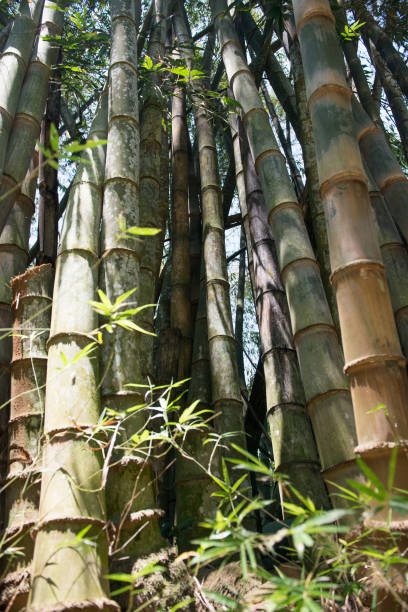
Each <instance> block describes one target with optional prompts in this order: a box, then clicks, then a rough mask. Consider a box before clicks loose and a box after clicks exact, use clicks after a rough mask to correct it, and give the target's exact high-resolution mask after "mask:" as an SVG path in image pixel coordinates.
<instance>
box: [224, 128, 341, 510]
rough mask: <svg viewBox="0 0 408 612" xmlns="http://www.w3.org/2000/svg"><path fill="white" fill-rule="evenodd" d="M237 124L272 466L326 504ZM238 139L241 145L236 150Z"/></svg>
mask: <svg viewBox="0 0 408 612" xmlns="http://www.w3.org/2000/svg"><path fill="white" fill-rule="evenodd" d="M234 127H235V126H234ZM237 128H238V125H237V126H236V128H235V129H236V132H235V134H234V147H235V151H236V157H237V159H236V162H235V164H236V166H238V164H239V163H240V162H239V156H242V164H243V169H244V180H245V186H246V200H245V201H246V205H247V207H248V208H247V211H246V210H245V208H244V209H243V210H242V215H243V217H244V216H246V215H247V216H248V229H249V236H248V239H249V241H250V243H251V246H252V254H253V262H254V263H253V266H254V291H255V305H256V313H257V320H258V326H259V333H260V340H261V359H262V364H263V369H264V375H265V384H266V403H267V411H266V416H267V419H268V422H269V428H270V432H271V439H272V448H273V456H274V462H275V470H276V471H277V472H278V473H282V474H285V475H287V476H288V477H289V481H290V483H291V484H292V485H293V486H294V487H296V489H297V490H298V491H299V492H300V493H301V494H302V495H306V496H309V497H311V499H313V501H314V503H315V504H316V506H317V507H320V508H325V507H326V508H327V507H329V505H330V502H329V500H328V497H327V492H326V488H325V485H324V482H323V480H322V478H321V476H320V464H319V459H318V455H317V449H316V444H315V441H314V437H313V431H312V425H311V422H310V418H309V415H308V414H307V411H306V408H305V395H304V390H303V385H302V380H301V376H300V371H299V365H298V360H297V357H296V351H295V349H294V346H293V340H292V337H293V336H292V330H291V326H290V319H289V308H288V304H287V300H286V295H285V290H284V288H283V286H282V283H281V280H280V274H279V266H278V263H277V257H276V250H275V245H274V243H273V239H272V235H271V231H270V228H269V227H268V220H267V216H266V206H265V201H264V197H263V194H262V190H261V187H260V184H259V181H258V178H257V176H256V172H255V166H254V162H253V158H252V155H251V152H250V151H249V148H248V144H246V146H245V140H246V137H245V135H244V133H243V130H242V127H241V129H240V130H239V131H238V130H237ZM234 131H235V130H234ZM240 132H241V134H240ZM240 136H241V138H240ZM241 142H243V143H244V146H243V147H242V150H241ZM245 201H244V202H245ZM280 493H281V499H282V501H283V500H284V498H285V494H284V488H283V487H280Z"/></svg>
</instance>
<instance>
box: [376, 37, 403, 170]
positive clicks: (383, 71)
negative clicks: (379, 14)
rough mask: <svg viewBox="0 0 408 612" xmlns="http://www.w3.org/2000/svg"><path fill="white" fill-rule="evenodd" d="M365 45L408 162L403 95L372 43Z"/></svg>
mask: <svg viewBox="0 0 408 612" xmlns="http://www.w3.org/2000/svg"><path fill="white" fill-rule="evenodd" d="M367 44H368V51H369V53H370V55H371V57H372V59H373V63H374V65H375V67H376V70H377V72H378V74H379V75H380V79H381V83H382V86H383V88H384V91H385V95H386V96H387V99H388V103H389V105H390V109H391V112H392V114H393V117H394V120H395V124H396V126H397V130H398V133H399V135H400V138H401V144H402V148H403V150H404V154H405V159H406V160H407V162H408V110H407V105H406V102H405V99H404V96H403V93H402V91H401V89H400V87H399V86H398V83H397V82H396V81H395V80H394V78H393V76H392V74H391V72H390V71H389V70H388V68H387V66H386V64H385V62H384V61H383V60H382V58H381V56H380V54H379V53H378V52H377V49H376V48H375V46H374V45H373V43H372V42H371V43H370V41H369V40H368V41H367Z"/></svg>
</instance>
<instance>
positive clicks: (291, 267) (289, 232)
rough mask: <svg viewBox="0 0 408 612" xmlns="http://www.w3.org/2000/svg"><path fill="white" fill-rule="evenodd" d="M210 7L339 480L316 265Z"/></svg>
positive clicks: (266, 128) (348, 434) (333, 355)
mask: <svg viewBox="0 0 408 612" xmlns="http://www.w3.org/2000/svg"><path fill="white" fill-rule="evenodd" d="M211 8H212V13H213V19H214V23H215V28H216V31H217V35H218V39H219V42H220V46H221V51H222V57H223V61H224V64H225V68H226V71H227V76H228V81H229V83H230V86H231V88H232V90H233V93H234V96H235V99H236V100H237V101H238V102H239V103H240V104H241V105H242V114H243V125H244V129H245V131H246V134H247V137H248V142H249V146H250V149H251V153H252V156H253V158H254V160H255V169H256V172H257V174H258V176H259V179H260V182H261V186H262V190H263V193H264V197H265V202H266V207H267V212H268V221H269V224H270V226H271V229H272V235H273V237H274V240H275V243H276V249H277V253H278V260H279V267H280V274H281V279H282V282H283V285H284V287H285V290H286V295H287V299H288V303H289V313H290V319H291V324H292V331H293V334H294V343H295V346H296V350H297V354H298V359H299V366H300V371H301V376H302V381H303V385H304V389H305V394H306V402H307V409H308V412H309V415H310V418H311V420H312V425H313V430H314V434H315V437H316V442H317V447H318V451H319V456H320V462H321V465H322V469H323V471H324V477H325V478H327V479H328V480H331V481H337V482H344V480H345V478H346V477H348V476H349V474H350V472H353V471H354V464H353V461H352V460H353V450H354V446H355V441H356V438H355V427H354V420H353V412H352V405H351V400H350V393H349V389H348V385H347V381H346V378H345V376H344V374H343V356H342V352H341V348H340V346H339V343H338V339H337V334H336V331H335V328H334V326H333V320H332V317H331V315H330V310H329V307H328V304H327V300H326V296H325V293H324V289H323V285H322V281H321V277H320V274H319V270H318V266H317V264H316V260H315V257H314V253H313V249H312V247H311V244H310V241H309V237H308V234H307V230H306V227H305V225H304V221H303V217H302V212H301V209H300V207H299V204H298V203H297V200H296V196H295V193H294V191H293V187H292V185H291V181H290V178H289V176H288V174H287V170H286V165H285V159H284V158H283V156H282V154H281V153H280V151H279V148H278V146H277V144H276V141H275V137H274V135H273V132H272V129H271V126H270V123H269V119H268V116H267V114H266V112H265V110H264V108H263V103H262V101H261V99H260V97H259V94H258V91H257V89H256V86H255V83H254V79H253V76H252V74H251V72H250V70H249V69H248V66H247V63H246V60H245V56H244V53H243V51H242V48H241V46H240V44H239V42H238V40H237V37H236V33H235V30H234V26H233V24H232V22H231V19H230V17H229V15H228V14H227V13H226V9H227V6H226V2H225V0H212V1H211ZM322 363H324V364H325V367H324V368H322V367H321V364H322ZM327 431H336V432H337V435H336V439H335V440H333V439H331V438H329V437H328V436H327Z"/></svg>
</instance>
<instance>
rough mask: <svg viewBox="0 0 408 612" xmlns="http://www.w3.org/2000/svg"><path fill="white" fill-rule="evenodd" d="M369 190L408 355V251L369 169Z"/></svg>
mask: <svg viewBox="0 0 408 612" xmlns="http://www.w3.org/2000/svg"><path fill="white" fill-rule="evenodd" d="M364 170H365V173H366V175H367V178H368V192H369V194H370V200H371V205H372V207H373V209H374V212H375V216H376V220H377V225H378V239H379V243H380V248H381V255H382V258H383V261H384V264H385V271H386V274H387V281H388V287H389V290H390V295H391V303H392V308H393V310H394V317H395V321H396V323H397V329H398V335H399V338H400V342H401V347H402V350H403V353H404V355H405V356H406V357H407V356H408V319H407V317H408V253H407V250H406V247H405V245H404V243H403V241H402V239H401V236H400V233H399V231H398V229H397V227H396V225H395V223H394V221H393V219H392V216H391V214H390V212H389V210H388V207H387V204H386V202H385V200H384V196H383V195H382V193H381V192H380V190H379V189H378V186H377V185H376V183H375V181H374V179H373V178H372V175H371V173H370V171H369V170H368V168H367V167H366V166H365V168H364Z"/></svg>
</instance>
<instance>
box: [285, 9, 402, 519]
mask: <svg viewBox="0 0 408 612" xmlns="http://www.w3.org/2000/svg"><path fill="white" fill-rule="evenodd" d="M294 10H295V19H296V26H297V32H298V36H299V41H300V46H301V52H302V58H303V61H304V69H305V80H306V88H307V95H308V103H309V109H310V114H311V119H312V124H313V131H314V135H315V142H316V151H317V159H318V168H319V178H320V190H321V194H322V199H323V202H324V205H325V211H326V221H327V226H328V236H329V246H330V261H331V266H332V282H333V284H334V287H335V289H336V297H337V304H338V309H339V318H340V326H341V332H342V340H343V348H344V355H345V360H346V365H345V371H346V373H347V375H348V377H349V379H350V383H351V393H352V398H353V408H354V416H355V420H356V428H357V438H358V446H357V449H356V452H358V453H359V454H360V455H361V456H362V458H363V459H364V461H365V462H366V463H367V464H368V465H369V467H370V468H371V469H372V470H373V471H374V472H375V473H376V474H377V475H378V477H379V478H380V479H381V480H385V486H386V482H387V480H386V474H387V473H388V464H389V460H390V456H391V452H392V449H393V448H394V447H398V448H399V452H398V460H397V466H396V480H395V482H396V486H400V487H405V486H407V474H408V465H407V463H408V459H407V456H406V453H405V447H406V446H407V445H408V418H407V410H406V407H407V401H408V384H407V375H406V371H405V359H404V358H403V356H402V353H401V348H400V343H399V340H398V334H397V330H396V326H395V321H394V316H393V312H392V306H391V300H390V295H389V292H388V288H387V281H386V278H385V270H384V264H383V262H382V260H381V253H380V249H379V244H378V238H377V232H376V227H375V223H374V218H373V214H372V210H371V206H370V200H369V195H368V190H367V179H366V177H365V174H364V169H363V166H362V161H361V157H360V151H359V148H358V143H357V140H356V138H355V136H354V125H353V116H352V111H351V105H350V97H351V91H350V89H349V88H348V86H347V83H346V81H345V76H344V65H343V58H342V55H341V50H340V46H339V43H338V40H337V34H336V31H335V27H334V23H335V20H334V17H333V15H332V13H331V11H330V7H329V3H328V1H327V0H312V1H311V0H308V1H307V2H306V1H305V0H296V1H295V2H294ZM316 58H319V61H316ZM328 58H330V63H328ZM332 117H335V118H337V121H333V120H332V119H331V118H332ZM340 122H341V126H342V131H341V134H339V131H338V130H339V124H340ZM381 404H385V405H386V407H387V414H384V411H381V410H379V411H377V412H374V413H372V410H375V409H376V408H377V407H378V406H380V405H381ZM387 415H388V416H387ZM388 511H389V508H386V509H384V510H383V511H382V512H381V513H380V515H377V517H376V520H377V521H379V520H381V519H382V520H383V519H385V517H386V516H388ZM393 517H394V520H397V521H401V522H398V525H400V526H401V528H403V525H404V524H405V525H406V528H407V527H408V524H407V523H406V516H403V515H398V514H397V513H395V514H393ZM399 528H400V527H399Z"/></svg>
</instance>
